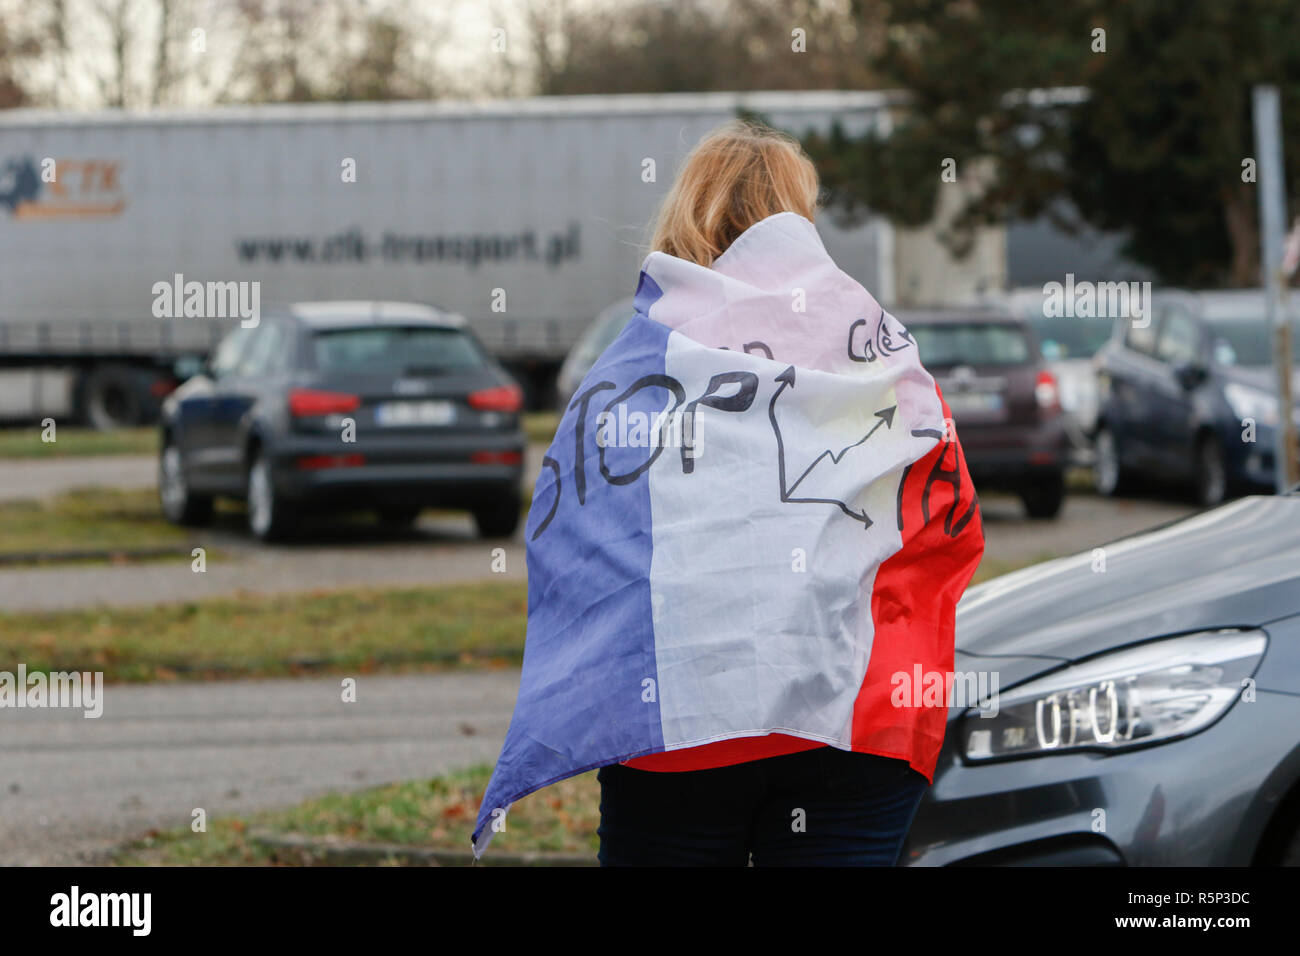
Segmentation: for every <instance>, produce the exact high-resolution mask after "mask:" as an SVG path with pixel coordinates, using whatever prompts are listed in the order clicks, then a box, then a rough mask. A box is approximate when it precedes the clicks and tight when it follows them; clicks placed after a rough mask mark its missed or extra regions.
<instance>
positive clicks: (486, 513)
mask: <svg viewBox="0 0 1300 956" xmlns="http://www.w3.org/2000/svg"><path fill="white" fill-rule="evenodd" d="M519 507H520V502H519V495H518V493H512V494H509V495H507V496H505V497H504V498H502V499H501V500H499V501H494V502H493V503H492V504H490V505H484V506H482V507H479V508H475V509H474V524H475V526H476V527H477V528H478V533H479V537H481V538H508V537H510V536H511V535H512V534H514V533H515V530H516V529H517V528H518V527H519Z"/></svg>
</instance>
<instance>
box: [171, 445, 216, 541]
mask: <svg viewBox="0 0 1300 956" xmlns="http://www.w3.org/2000/svg"><path fill="white" fill-rule="evenodd" d="M158 501H159V503H160V504H161V505H162V512H163V516H164V517H165V518H166V519H167V520H168V521H170V522H171V523H172V524H182V525H205V524H207V523H208V522H210V521H211V520H212V497H211V496H210V495H196V494H195V493H194V492H193V491H191V490H190V485H189V482H188V481H187V480H186V478H185V460H184V458H182V456H181V450H180V448H178V447H177V446H176V445H175V444H173V443H172V442H171V441H168V442H167V444H165V445H164V446H163V450H162V454H161V455H159V456H158Z"/></svg>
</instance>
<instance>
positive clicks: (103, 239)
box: [0, 92, 895, 427]
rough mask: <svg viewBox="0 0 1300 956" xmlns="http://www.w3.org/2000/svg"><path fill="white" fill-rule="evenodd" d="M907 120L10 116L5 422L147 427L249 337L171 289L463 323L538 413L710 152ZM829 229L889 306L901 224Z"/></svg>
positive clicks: (775, 96) (710, 109)
mask: <svg viewBox="0 0 1300 956" xmlns="http://www.w3.org/2000/svg"><path fill="white" fill-rule="evenodd" d="M891 106H892V101H891V98H890V95H889V94H885V93H878V92H812V93H755V94H672V95H630V96H581V97H546V98H533V99H524V100H507V101H489V102H483V103H382V104H372V103H365V104H311V105H298V104H294V105H265V106H247V107H243V106H240V107H223V108H214V109H206V110H200V111H156V112H144V113H133V112H117V111H114V112H101V113H71V112H45V111H32V110H14V111H8V112H0V378H5V379H7V381H6V382H4V383H0V417H7V418H11V419H12V418H31V417H34V416H36V415H38V414H59V413H62V414H65V415H72V414H75V415H77V416H79V417H85V418H88V419H90V420H91V421H92V422H93V423H94V424H96V425H98V426H101V427H111V426H113V425H117V424H125V423H129V422H138V421H146V420H148V419H149V418H150V417H151V415H152V413H153V412H154V410H155V408H156V405H157V401H158V399H159V397H160V396H161V395H163V394H165V393H166V391H167V390H168V389H169V388H170V387H171V385H172V384H174V381H175V375H176V374H177V373H176V370H175V366H176V363H177V360H179V359H192V358H193V357H198V356H202V355H203V354H204V353H206V351H207V350H208V349H209V348H210V347H211V345H212V343H213V342H214V341H215V340H216V339H217V338H218V337H219V336H220V335H221V334H222V333H223V332H224V331H225V330H226V329H228V328H230V327H231V326H232V325H233V324H234V322H235V321H237V320H236V319H234V318H230V317H226V318H222V317H220V316H217V315H211V314H204V315H202V316H198V315H191V316H188V317H186V316H181V317H168V316H167V315H165V314H164V315H162V316H159V315H158V314H157V313H158V311H159V310H158V308H157V305H158V301H159V297H158V293H157V291H156V290H157V289H158V288H159V287H160V286H159V284H160V283H162V284H166V285H175V284H177V283H190V282H200V283H230V282H235V283H259V284H260V285H259V287H258V288H259V289H260V302H261V304H262V306H263V307H266V306H269V305H271V304H273V303H287V302H293V301H302V300H313V299H317V300H319V299H389V300H407V301H415V302H424V303H428V304H431V305H434V306H437V307H440V308H443V309H446V310H449V311H453V312H458V313H460V314H462V315H464V316H465V317H466V318H467V319H468V320H469V323H470V325H471V327H472V328H473V329H474V330H475V331H476V333H477V334H478V335H479V337H480V338H481V339H482V340H483V341H484V342H485V343H486V344H487V346H488V347H489V348H490V349H491V350H492V351H494V352H495V353H497V354H498V355H499V356H500V357H501V358H502V359H503V361H505V362H506V363H507V364H508V365H510V366H511V367H513V368H514V369H515V370H516V372H517V374H519V375H520V377H521V379H522V380H523V381H524V382H525V384H526V385H527V386H528V387H529V388H530V389H531V390H532V391H533V393H534V395H535V398H536V400H537V401H538V402H542V401H544V400H545V394H544V393H545V389H546V388H547V387H548V382H549V380H550V378H551V377H552V376H553V374H554V371H555V368H556V367H557V365H558V363H559V362H560V361H561V359H562V358H563V356H564V353H565V352H566V350H567V349H568V347H569V346H570V345H571V344H572V343H573V341H574V340H575V338H576V337H577V336H578V335H579V333H580V332H581V331H582V329H583V327H584V326H585V325H586V324H587V323H588V322H590V321H591V319H592V318H593V317H594V316H595V315H596V314H597V313H598V312H599V311H600V310H601V309H603V308H604V307H605V306H607V305H609V304H610V303H611V302H613V301H615V300H617V299H619V298H622V297H625V296H627V295H629V294H630V293H631V291H632V290H633V288H634V285H635V281H636V272H637V266H638V265H639V263H640V261H641V259H642V257H643V255H644V254H645V251H646V250H645V241H646V239H647V231H646V225H647V222H648V221H649V219H650V217H651V215H652V214H653V211H654V209H655V207H656V205H657V203H658V202H659V201H660V199H661V198H662V196H663V195H664V193H665V191H666V190H667V188H668V186H669V184H670V183H671V180H672V177H673V173H674V170H675V168H676V166H677V164H678V162H679V161H680V159H681V158H682V156H683V155H684V154H685V153H686V152H687V151H688V150H689V149H690V148H691V146H692V145H693V144H694V143H695V142H696V141H697V140H698V139H699V138H700V136H701V135H703V134H704V133H705V132H707V131H708V130H709V129H711V128H713V127H715V126H717V125H718V124H719V123H722V122H724V121H725V120H727V119H729V118H732V117H734V116H736V115H737V112H738V111H739V110H747V111H752V112H754V113H757V114H760V115H762V116H765V117H766V118H768V119H769V120H770V121H772V122H773V123H775V124H776V125H778V126H780V127H782V128H785V129H787V130H790V131H792V132H795V133H803V132H805V131H807V130H809V129H812V128H818V129H826V128H827V127H829V125H830V123H831V122H832V120H834V119H838V120H839V121H840V122H841V123H842V124H843V125H844V126H845V127H846V128H847V129H849V130H850V131H852V132H855V133H857V132H860V131H862V130H864V129H868V128H873V127H874V128H880V129H887V124H888V123H889V120H890V110H891ZM819 226H820V228H821V231H822V235H823V237H824V238H825V240H826V243H827V246H828V248H829V250H830V252H831V254H832V255H833V256H834V257H835V258H836V260H837V261H838V262H839V263H840V264H841V266H842V267H843V268H844V269H845V270H846V271H848V272H849V273H851V274H852V275H853V276H854V277H855V278H857V279H859V280H860V281H862V282H863V283H864V284H865V285H866V286H867V287H868V288H870V289H872V290H873V292H875V293H876V295H877V296H878V297H879V298H880V299H881V300H882V301H885V302H890V301H892V300H893V298H894V288H893V284H894V278H895V269H894V264H893V261H892V255H893V251H892V250H893V231H892V229H891V228H890V226H889V224H888V223H887V222H884V221H881V220H873V221H870V222H868V223H866V224H865V225H863V226H861V227H858V228H854V229H851V230H841V229H839V228H836V226H835V225H834V224H833V223H831V222H830V221H829V220H827V221H824V222H822V223H819ZM164 311H165V310H164ZM187 364H191V365H192V364H193V363H192V362H189V363H187ZM179 374H182V375H183V374H184V372H183V371H182V372H180V373H179ZM40 405H43V406H44V407H43V408H38V407H37V406H40Z"/></svg>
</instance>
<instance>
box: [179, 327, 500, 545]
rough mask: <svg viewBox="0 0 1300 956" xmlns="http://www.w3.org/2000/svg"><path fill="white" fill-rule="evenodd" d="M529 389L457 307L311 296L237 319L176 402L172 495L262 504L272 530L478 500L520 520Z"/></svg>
mask: <svg viewBox="0 0 1300 956" xmlns="http://www.w3.org/2000/svg"><path fill="white" fill-rule="evenodd" d="M521 402H522V393H521V391H520V389H519V387H518V385H516V384H515V382H514V381H513V380H512V379H511V378H510V376H509V374H508V373H507V372H506V371H505V370H504V369H502V368H501V367H500V365H498V364H497V363H496V361H494V360H493V359H492V358H491V357H490V356H489V355H488V354H487V353H486V352H485V351H484V350H483V348H482V346H481V345H480V344H479V343H478V341H477V340H476V339H475V338H474V337H473V336H472V335H471V334H470V333H469V331H468V330H467V329H466V328H465V327H464V322H463V320H462V319H460V318H459V317H458V316H452V315H447V314H445V313H441V312H438V311H436V310H434V309H431V308H429V307H427V306H421V305H408V304H403V303H391V302H317V303H301V304H298V305H294V306H290V307H288V308H286V309H284V310H282V311H277V312H274V313H269V314H265V315H263V316H262V317H261V320H260V322H259V324H258V325H257V326H255V327H252V328H240V329H237V330H236V331H234V332H232V333H231V334H230V335H229V336H228V337H227V338H226V339H224V340H223V341H222V342H221V344H220V346H219V347H218V348H217V350H216V353H215V355H214V357H213V359H212V361H211V362H210V363H209V367H208V368H207V369H206V370H205V372H204V374H201V375H198V376H196V377H194V378H192V379H190V380H189V381H188V382H186V383H185V384H184V385H182V386H181V387H180V388H179V389H177V391H176V392H174V393H173V394H172V395H171V396H169V397H168V399H167V401H166V403H165V404H164V406H163V416H162V443H161V452H160V459H159V483H158V484H159V495H160V498H161V500H162V507H163V511H164V513H165V514H166V516H167V517H168V518H169V519H170V520H172V521H174V522H177V523H181V524H201V523H204V522H206V521H207V520H209V519H210V518H211V516H212V505H213V498H214V497H216V496H220V495H224V496H230V497H235V498H243V499H245V500H247V502H248V523H249V527H250V530H251V531H252V532H253V534H254V535H255V536H257V537H258V538H262V539H272V538H278V537H283V536H285V535H286V534H288V533H289V532H290V531H291V530H292V529H293V527H294V524H295V519H296V518H297V517H298V516H299V515H300V514H301V513H302V512H304V511H306V510H311V509H317V510H318V509H332V510H351V509H356V508H368V509H373V510H376V511H377V512H378V513H379V515H380V517H381V518H383V519H384V520H386V521H389V522H393V523H400V524H406V523H410V522H412V521H414V520H415V518H416V516H417V515H418V513H419V511H420V509H421V508H424V507H440V508H458V509H468V510H469V511H471V512H472V513H473V515H474V519H475V522H476V523H477V526H478V530H479V532H480V533H481V534H483V535H484V536H488V537H498V536H507V535H510V534H513V533H514V531H515V528H516V527H517V525H518V522H519V511H520V493H519V485H520V480H521V478H522V474H523V461H524V449H525V438H524V434H523V431H522V429H521V425H520V418H519V413H520V407H521Z"/></svg>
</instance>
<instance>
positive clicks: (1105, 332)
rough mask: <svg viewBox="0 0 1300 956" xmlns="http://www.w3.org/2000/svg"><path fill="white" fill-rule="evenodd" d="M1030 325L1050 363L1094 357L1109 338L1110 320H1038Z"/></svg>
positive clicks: (1044, 356) (1034, 320) (1044, 355)
mask: <svg viewBox="0 0 1300 956" xmlns="http://www.w3.org/2000/svg"><path fill="white" fill-rule="evenodd" d="M1031 322H1032V324H1033V326H1034V331H1035V332H1037V333H1038V345H1039V349H1040V351H1042V353H1043V358H1045V359H1047V360H1048V361H1050V362H1059V361H1062V360H1063V359H1086V358H1092V357H1093V356H1094V355H1095V354H1096V353H1097V350H1098V349H1100V348H1101V347H1102V346H1103V345H1105V344H1106V342H1107V340H1108V339H1109V338H1110V330H1111V320H1110V319H1072V318H1035V319H1033V320H1031Z"/></svg>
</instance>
